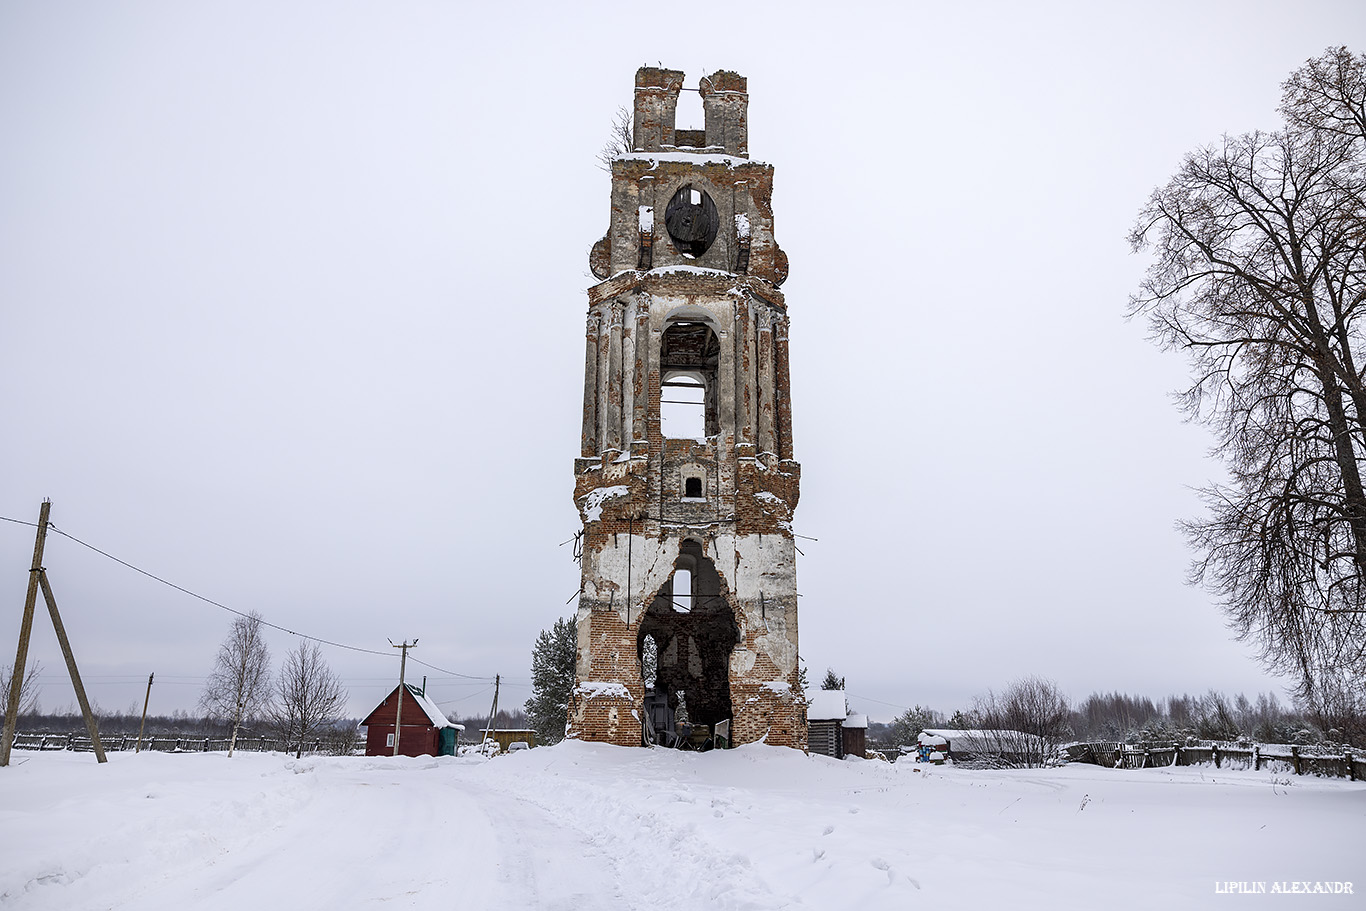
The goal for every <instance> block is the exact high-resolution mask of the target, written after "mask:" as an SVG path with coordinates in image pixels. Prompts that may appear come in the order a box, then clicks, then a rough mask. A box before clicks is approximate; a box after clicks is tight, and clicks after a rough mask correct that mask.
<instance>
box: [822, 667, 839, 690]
mask: <svg viewBox="0 0 1366 911" xmlns="http://www.w3.org/2000/svg"><path fill="white" fill-rule="evenodd" d="M821 689H823V690H842V689H844V678H843V677H841V676H840V675H839V674H836V673H835V671H834V668H828V667H827V668H826V669H825V679H824V680H822V681H821Z"/></svg>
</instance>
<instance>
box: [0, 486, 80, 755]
mask: <svg viewBox="0 0 1366 911" xmlns="http://www.w3.org/2000/svg"><path fill="white" fill-rule="evenodd" d="M51 510H52V502H51V501H50V500H44V501H43V505H42V508H41V509H40V510H39V511H38V537H37V540H36V541H35V542H34V545H33V565H32V567H31V568H30V569H29V578H28V595H27V597H25V599H24V619H23V621H22V624H21V626H20V628H19V651H18V654H17V655H16V656H15V659H14V673H15V675H16V676H15V677H14V678H13V679H12V680H11V681H10V694H9V705H8V706H6V708H5V731H4V735H3V740H0V766H7V765H9V757H10V749H11V747H13V745H14V726H15V724H16V723H17V722H18V718H19V686H18V684H19V683H20V682H22V681H23V679H24V664H25V663H26V662H27V661H28V641H29V636H30V634H31V633H32V632H33V608H34V606H35V603H36V601H37V592H36V591H35V589H41V590H42V592H43V600H44V601H45V602H47V612H48V614H49V615H50V616H51V617H52V629H53V631H54V632H56V633H57V643H58V644H59V645H60V646H61V647H62V657H63V658H65V659H66V669H67V673H69V674H70V675H71V684H72V686H74V687H75V688H76V701H77V702H79V703H80V706H81V715H82V716H83V717H84V718H85V730H86V732H87V733H88V734H89V735H90V745H91V746H92V747H94V749H95V759H96V760H97V761H98V762H104V761H105V758H104V746H103V745H102V744H101V743H100V730H99V727H98V726H97V725H96V724H95V716H94V714H93V713H92V712H91V711H90V700H89V699H87V698H86V697H85V685H84V684H82V683H81V672H80V671H79V670H77V669H76V656H75V655H74V654H72V652H71V643H70V641H68V640H67V638H66V627H65V626H63V625H62V615H61V614H60V613H59V612H58V611H57V599H56V598H55V597H54V596H53V594H52V586H51V585H50V584H49V583H48V581H47V570H45V569H43V547H44V545H45V544H46V543H47V526H48V514H49V513H50V512H51Z"/></svg>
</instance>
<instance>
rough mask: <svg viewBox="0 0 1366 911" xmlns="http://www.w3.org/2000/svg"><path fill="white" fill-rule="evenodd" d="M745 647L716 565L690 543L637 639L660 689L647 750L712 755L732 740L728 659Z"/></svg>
mask: <svg viewBox="0 0 1366 911" xmlns="http://www.w3.org/2000/svg"><path fill="white" fill-rule="evenodd" d="M647 640H648V641H652V642H653V643H654V645H653V647H651V646H650V645H648V644H647ZM739 641H740V630H739V627H738V626H737V625H736V623H735V614H734V612H733V611H732V610H731V607H730V603H729V601H727V599H726V593H725V592H724V591H723V590H722V584H721V575H720V573H718V572H717V570H716V565H715V564H714V563H713V562H712V560H711V558H710V557H708V556H707V553H706V549H705V547H704V546H703V544H702V542H700V541H696V540H693V539H685V540H684V541H683V543H682V545H681V546H680V547H679V554H678V558H677V559H676V560H675V561H674V571H673V573H672V574H670V576H669V578H668V579H667V580H665V582H664V584H663V585H662V586H660V588H659V591H658V592H656V593H655V596H654V598H653V600H652V601H651V602H650V606H649V607H648V608H646V610H645V615H644V617H642V618H641V622H640V631H639V634H638V638H637V644H638V648H639V649H640V654H641V658H642V668H646V661H645V659H646V657H647V655H648V654H649V652H650V651H651V650H653V656H654V667H653V672H654V685H653V686H652V687H647V689H646V693H645V714H646V718H647V721H646V723H645V728H646V732H645V739H646V740H647V742H651V743H661V744H664V745H666V746H680V747H691V748H694V749H709V748H710V747H711V746H713V745H715V744H716V742H717V736H718V734H720V735H721V736H726V737H728V736H729V724H730V719H731V717H732V715H733V714H734V711H733V709H732V707H731V700H730V653H731V651H732V650H733V649H734V648H735V645H736V644H737V643H738V642H739ZM648 670H649V669H648V668H646V672H648ZM647 683H648V681H647ZM718 726H719V730H718Z"/></svg>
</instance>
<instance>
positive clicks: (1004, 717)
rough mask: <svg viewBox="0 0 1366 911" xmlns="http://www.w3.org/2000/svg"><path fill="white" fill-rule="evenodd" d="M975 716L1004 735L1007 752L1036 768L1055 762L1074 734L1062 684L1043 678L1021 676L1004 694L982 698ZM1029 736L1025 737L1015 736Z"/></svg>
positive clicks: (986, 725)
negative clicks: (1060, 750)
mask: <svg viewBox="0 0 1366 911" xmlns="http://www.w3.org/2000/svg"><path fill="white" fill-rule="evenodd" d="M974 713H975V714H976V715H977V716H978V717H979V718H980V722H979V723H980V724H981V726H982V727H983V728H985V729H988V730H994V731H999V732H1002V733H1001V734H1000V735H999V737H1000V740H1001V743H1000V747H1001V749H1002V750H1003V752H1005V753H1008V754H1010V755H1011V756H1013V757H1014V761H1015V762H1018V763H1019V764H1021V765H1025V766H1029V767H1033V766H1038V765H1043V764H1044V763H1045V762H1047V761H1049V760H1050V759H1052V758H1053V757H1054V756H1055V755H1056V754H1057V752H1058V747H1060V746H1061V745H1062V744H1063V742H1064V741H1065V740H1066V739H1067V738H1068V737H1070V736H1071V734H1072V709H1071V707H1070V706H1069V705H1068V703H1067V697H1066V696H1064V695H1063V694H1062V691H1061V690H1059V689H1058V685H1057V684H1056V683H1054V682H1053V681H1051V680H1046V679H1044V678H1043V677H1036V676H1029V677H1021V678H1020V679H1019V680H1016V681H1014V682H1013V683H1011V684H1010V685H1009V686H1007V687H1006V688H1005V689H1004V690H1003V691H1001V693H1000V694H997V693H994V692H992V691H990V690H988V691H987V694H986V695H985V696H980V697H978V699H977V701H976V705H975V706H974ZM1016 733H1018V734H1024V735H1028V736H1025V737H1018V736H1012V735H1013V734H1016Z"/></svg>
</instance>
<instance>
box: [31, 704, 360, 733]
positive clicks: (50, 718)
mask: <svg viewBox="0 0 1366 911" xmlns="http://www.w3.org/2000/svg"><path fill="white" fill-rule="evenodd" d="M95 718H96V721H97V722H98V724H99V729H100V734H101V735H102V736H104V735H107V736H109V737H124V736H127V737H136V736H137V734H138V726H139V724H140V723H141V722H142V713H140V712H139V713H136V714H133V713H128V712H106V711H101V710H99V709H98V708H97V709H96V711H95ZM359 723H360V719H359V718H343V719H340V720H338V721H337V722H336V724H335V725H334V726H333V729H334V730H336V731H342V732H349V731H354V730H355V729H356V725H357V724H359ZM16 727H17V729H18V730H20V731H23V732H26V733H39V732H41V733H46V734H85V721H84V719H82V718H81V713H80V712H78V711H74V710H72V709H69V708H68V709H63V710H60V711H56V712H43V711H37V712H28V713H26V714H22V715H20V716H19V722H18V724H17V726H16ZM231 733H232V725H231V724H230V723H228V722H224V721H215V720H214V719H212V718H209V717H207V716H204V715H195V714H190V713H188V712H185V711H176V712H173V713H171V714H170V715H148V716H147V726H146V728H145V730H144V731H143V735H144V736H146V737H154V736H155V737H227V736H228V735H230V734H231ZM274 733H275V732H274V730H273V729H272V728H271V727H270V725H269V724H267V723H266V722H264V721H256V722H248V723H246V724H244V725H242V730H241V732H239V734H238V736H239V737H263V736H271V735H273V734H274Z"/></svg>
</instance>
